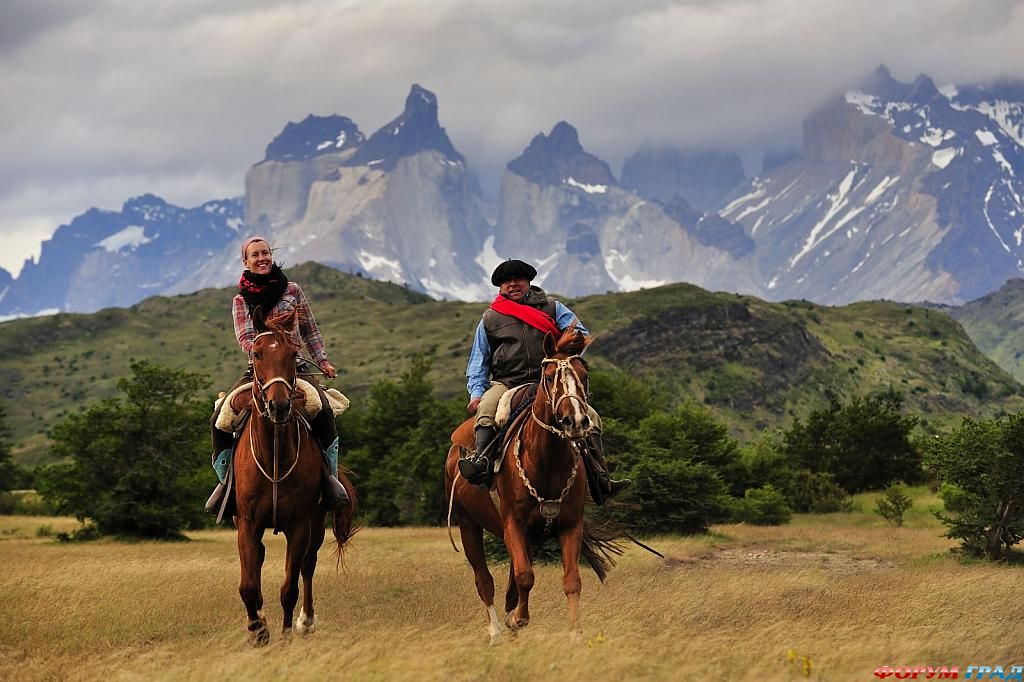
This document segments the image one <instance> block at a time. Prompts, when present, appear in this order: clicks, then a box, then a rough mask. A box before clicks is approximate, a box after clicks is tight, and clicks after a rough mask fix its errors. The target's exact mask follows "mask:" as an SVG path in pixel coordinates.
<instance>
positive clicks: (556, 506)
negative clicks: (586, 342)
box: [512, 355, 592, 532]
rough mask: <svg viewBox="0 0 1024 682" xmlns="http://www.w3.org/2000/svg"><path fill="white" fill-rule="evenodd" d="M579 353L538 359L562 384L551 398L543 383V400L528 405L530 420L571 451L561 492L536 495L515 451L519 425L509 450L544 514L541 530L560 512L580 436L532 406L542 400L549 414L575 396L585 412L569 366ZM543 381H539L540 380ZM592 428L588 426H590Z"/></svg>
mask: <svg viewBox="0 0 1024 682" xmlns="http://www.w3.org/2000/svg"><path fill="white" fill-rule="evenodd" d="M579 357H580V356H579V355H571V356H569V357H567V358H560V359H556V358H545V359H544V360H542V361H541V365H542V366H543V365H546V364H554V365H555V374H554V376H553V377H552V381H553V382H555V383H558V384H560V385H561V387H562V395H561V396H559V397H558V398H555V396H554V393H553V392H551V391H549V390H547V387H544V392H545V394H546V400H545V401H544V402H543V403H539V402H538V401H534V403H533V406H532V407H531V408H530V417H531V418H532V419H533V422H534V423H535V424H537V425H538V426H540V427H541V428H543V429H544V430H545V431H547V432H549V433H551V434H554V435H555V436H557V437H559V438H561V439H563V440H567V441H568V445H569V447H570V448H571V449H572V451H573V464H572V470H571V471H570V472H569V478H568V480H567V481H566V482H565V486H563V487H562V492H561V493H560V494H559V495H558V498H557V499H546V498H543V497H541V496H540V494H539V493H538V492H537V489H536V488H535V487H534V485H533V483H532V482H531V481H530V478H529V477H528V476H527V475H526V469H525V468H524V467H523V462H522V460H521V459H520V456H519V452H520V450H521V449H522V433H523V429H519V430H518V431H517V432H516V434H515V438H514V440H513V442H512V454H513V457H514V458H515V462H516V468H517V469H518V470H519V478H520V480H522V482H523V487H525V488H526V491H527V492H528V493H530V496H531V497H532V498H533V499H535V500H536V501H537V504H538V505H539V508H540V515H541V517H543V518H544V530H545V532H546V531H547V530H548V529H549V528H550V527H551V524H552V523H554V520H555V519H556V518H558V514H559V513H560V512H561V507H562V502H563V501H564V500H565V498H566V496H567V495H568V494H569V491H570V490H572V487H573V484H575V483H576V474H577V473H578V472H579V467H580V452H579V447H580V446H579V441H580V440H581V438H574V437H572V436H570V435H569V434H567V433H566V432H565V431H564V430H563V429H558V428H555V427H553V426H551V425H550V424H548V423H546V422H545V421H544V420H542V419H541V418H540V417H538V416H537V412H536V408H537V405H538V404H545V405H547V406H548V407H549V408H550V409H551V414H552V415H553V414H555V409H556V408H557V407H558V405H559V404H560V403H561V402H562V401H563V400H567V399H568V400H576V401H577V402H578V403H579V404H580V406H581V407H582V408H583V412H584V413H586V412H587V409H586V408H587V403H586V401H585V400H583V399H582V398H581V397H580V396H579V395H578V394H577V392H576V387H577V386H579V385H581V384H582V383H583V381H582V380H581V379H580V377H579V374H577V373H576V370H575V368H573V366H572V360H574V359H578V358H579ZM570 376H571V377H572V379H571V380H572V381H573V385H572V386H571V387H570V384H569V382H570ZM542 385H543V381H542ZM591 428H592V427H591Z"/></svg>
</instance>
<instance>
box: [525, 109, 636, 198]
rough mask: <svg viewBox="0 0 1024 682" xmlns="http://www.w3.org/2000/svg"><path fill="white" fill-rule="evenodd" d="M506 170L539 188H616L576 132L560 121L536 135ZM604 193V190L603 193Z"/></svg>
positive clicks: (608, 171) (602, 164)
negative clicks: (553, 186)
mask: <svg viewBox="0 0 1024 682" xmlns="http://www.w3.org/2000/svg"><path fill="white" fill-rule="evenodd" d="M508 169H509V170H510V171H511V172H513V173H515V174H516V175H519V176H521V177H524V178H526V179H527V180H530V181H531V182H535V183H537V184H539V185H562V184H564V185H569V186H576V187H580V188H581V189H584V190H587V189H590V190H593V189H594V188H597V187H607V186H609V185H616V184H617V183H616V182H615V177H614V176H613V175H612V171H611V169H610V168H609V167H608V164H607V163H605V162H604V161H602V160H601V159H599V158H597V157H596V156H594V155H593V154H590V153H589V152H587V151H586V150H585V149H583V145H582V144H580V139H579V134H578V133H577V132H576V129H575V128H574V127H572V126H571V125H569V124H568V123H566V122H565V121H559V122H558V123H557V124H555V127H554V128H552V129H551V133H550V134H549V135H544V133H538V134H537V135H536V136H535V137H534V138H533V140H531V141H530V145H529V146H528V147H527V148H526V150H525V151H524V152H523V153H522V154H520V155H519V157H518V158H516V159H513V160H512V161H509V163H508ZM602 191H603V190H602Z"/></svg>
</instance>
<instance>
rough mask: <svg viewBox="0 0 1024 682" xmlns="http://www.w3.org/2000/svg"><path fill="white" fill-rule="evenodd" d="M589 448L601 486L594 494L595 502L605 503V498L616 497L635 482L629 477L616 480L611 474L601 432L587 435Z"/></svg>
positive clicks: (596, 476) (590, 460)
mask: <svg viewBox="0 0 1024 682" xmlns="http://www.w3.org/2000/svg"><path fill="white" fill-rule="evenodd" d="M587 450H588V452H589V454H590V457H589V458H588V459H589V464H591V465H592V466H593V467H594V474H595V478H596V479H597V484H598V486H599V487H600V493H599V494H598V495H592V497H593V498H594V502H596V503H597V504H599V505H600V504H604V501H605V500H607V499H611V498H612V497H615V496H616V495H618V494H619V493H620V492H622V491H623V490H625V489H626V488H628V487H629V486H631V485H632V484H633V481H631V480H629V479H628V478H624V479H622V480H620V481H616V480H614V479H613V478H612V477H611V476H610V475H609V473H608V460H606V459H605V457H604V442H603V441H602V440H601V433H600V432H598V431H595V432H594V433H591V434H590V435H589V436H587Z"/></svg>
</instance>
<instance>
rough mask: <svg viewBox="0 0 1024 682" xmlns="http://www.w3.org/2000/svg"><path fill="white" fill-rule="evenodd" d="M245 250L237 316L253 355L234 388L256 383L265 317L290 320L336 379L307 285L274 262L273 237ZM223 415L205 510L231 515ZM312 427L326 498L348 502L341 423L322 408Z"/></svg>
mask: <svg viewBox="0 0 1024 682" xmlns="http://www.w3.org/2000/svg"><path fill="white" fill-rule="evenodd" d="M241 253H242V264H243V265H244V266H245V270H244V271H243V272H242V276H241V277H240V278H239V280H238V294H237V295H236V296H235V298H234V300H233V302H232V317H233V320H234V327H235V338H236V339H237V341H238V346H239V348H241V349H242V352H243V353H245V354H246V356H247V357H248V369H247V370H246V372H245V374H244V375H243V376H242V378H241V379H239V380H238V381H237V382H235V385H234V386H233V387H232V391H234V389H236V388H238V387H240V386H242V385H243V384H246V383H251V382H252V380H253V371H252V364H253V342H254V341H255V340H256V337H257V335H258V333H259V332H260V331H263V325H264V321H265V320H271V319H275V320H282V319H284V320H288V323H287V324H288V328H287V329H286V330H285V331H286V332H287V334H288V336H289V338H290V340H291V342H292V343H293V344H294V345H295V347H296V348H302V346H303V345H305V347H306V348H307V349H308V350H309V353H310V355H311V356H312V358H313V361H314V362H316V364H317V366H318V367H319V368H320V372H321V373H323V374H324V375H326V376H327V377H328V378H329V379H333V378H334V377H335V376H336V375H337V370H336V369H335V368H334V365H332V364H331V362H330V360H328V359H327V349H326V346H325V344H324V337H323V335H322V334H321V333H320V328H319V327H317V324H316V319H314V317H313V311H312V310H311V309H310V307H309V302H308V300H307V299H306V296H305V294H304V293H303V291H302V288H301V287H300V286H299V285H298V284H296V283H295V282H289V281H288V276H287V275H285V273H284V271H283V270H281V266H280V265H278V264H277V263H275V262H274V253H273V249H272V248H271V246H270V242H269V241H268V240H267V238H266V237H261V236H253V237H249V238H248V239H246V240H245V241H244V242H242V249H241ZM300 364H301V365H302V367H300V370H299V373H300V376H301V377H302V378H303V379H306V380H307V381H309V382H310V383H311V384H312V385H313V386H314V387H315V388H316V389H317V391H318V392H319V394H320V400H321V404H323V405H327V404H328V400H327V397H326V395H325V394H324V390H323V387H322V386H320V382H319V381H317V380H316V378H315V377H313V376H312V374H310V370H309V369H305V363H301V362H300ZM229 393H230V391H229ZM226 402H227V401H222V402H221V403H220V405H219V408H223V406H224V403H226ZM219 417H220V409H216V410H214V414H213V418H212V420H211V432H212V434H213V466H214V470H215V471H216V472H217V476H218V478H219V479H220V483H219V484H218V485H217V487H216V489H215V490H214V491H213V494H212V495H211V496H210V499H209V500H208V501H207V503H206V511H207V512H208V513H210V514H218V512H220V513H221V515H222V516H231V515H232V510H233V505H232V500H231V499H225V498H230V496H229V495H226V494H225V493H230V491H229V490H228V486H227V485H226V484H225V481H226V477H227V471H228V468H229V466H230V462H231V455H232V451H233V449H234V437H233V435H232V433H231V432H230V431H229V430H225V428H224V427H225V426H226V428H227V429H230V428H231V426H230V425H220V428H219V427H218V418H219ZM310 428H311V430H312V431H313V436H314V437H316V439H317V441H318V442H319V443H320V448H321V450H322V451H323V453H324V469H325V471H324V479H323V489H322V491H321V494H322V496H323V502H324V505H325V506H326V507H328V508H331V509H333V508H335V507H337V506H339V505H344V504H346V503H347V502H348V495H347V493H346V492H345V488H344V487H343V486H342V485H341V483H340V482H339V481H338V478H337V462H338V459H337V457H338V427H337V424H336V423H335V421H334V415H333V414H332V413H331V411H330V410H321V411H320V413H319V414H318V415H317V416H316V418H314V419H313V420H312V422H310Z"/></svg>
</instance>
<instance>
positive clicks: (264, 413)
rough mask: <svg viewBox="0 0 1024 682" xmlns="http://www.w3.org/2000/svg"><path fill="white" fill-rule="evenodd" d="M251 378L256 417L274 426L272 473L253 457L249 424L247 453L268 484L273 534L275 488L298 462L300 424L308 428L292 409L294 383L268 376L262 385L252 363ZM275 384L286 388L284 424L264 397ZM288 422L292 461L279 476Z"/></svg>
mask: <svg viewBox="0 0 1024 682" xmlns="http://www.w3.org/2000/svg"><path fill="white" fill-rule="evenodd" d="M267 335H270V336H273V335H274V332H269V331H268V332H260V333H259V334H257V335H256V336H255V337H254V338H253V341H254V342H255V340H256V339H258V338H260V337H261V336H267ZM252 376H253V382H252V397H253V402H254V403H255V404H256V405H258V406H262V409H257V412H258V413H259V415H260V416H261V417H264V418H265V419H267V421H269V422H270V423H271V424H273V425H274V436H273V440H274V447H273V453H274V457H273V462H274V466H273V474H268V473H267V471H266V469H264V468H263V464H262V463H261V462H260V459H259V457H257V456H256V440H255V439H254V438H253V431H254V430H255V428H254V427H255V424H253V423H250V424H249V452H250V454H251V455H252V459H253V461H254V462H255V463H256V468H257V469H259V470H260V473H261V474H263V476H264V478H266V479H267V480H268V481H270V483H271V488H272V495H273V504H272V510H273V519H272V522H273V525H274V529H275V531H274V532H277V531H276V529H277V485H278V483H280V482H281V481H284V480H285V479H286V478H288V477H289V476H290V475H291V474H292V472H293V471H295V467H296V466H297V465H298V463H299V453H300V452H301V451H302V424H305V426H306V428H307V429H308V428H310V427H309V424H308V423H306V420H305V419H303V418H302V417H301V415H298V413H296V412H295V410H294V408H293V407H292V393H294V392H295V382H290V381H288V380H287V379H285V378H284V377H280V376H275V377H271V378H270V379H268V380H267V381H265V382H262V381H260V378H259V374H258V373H257V372H256V365H255V364H253V367H252ZM276 383H282V384H284V385H285V387H286V388H287V389H288V415H287V416H286V417H285V419H284V421H278V420H276V419H274V418H273V417H272V416H270V404H269V401H268V400H267V398H266V395H267V394H266V391H267V388H269V387H270V386H273V385H274V384H276ZM257 387H259V393H257V391H256V389H257ZM296 417H298V418H296ZM289 422H293V423H294V424H295V459H294V460H293V461H292V464H291V466H290V467H288V471H286V472H284V474H283V475H282V474H281V473H280V465H281V456H280V444H281V440H282V439H281V427H283V426H287V425H288V423H289ZM300 422H302V424H300Z"/></svg>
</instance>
